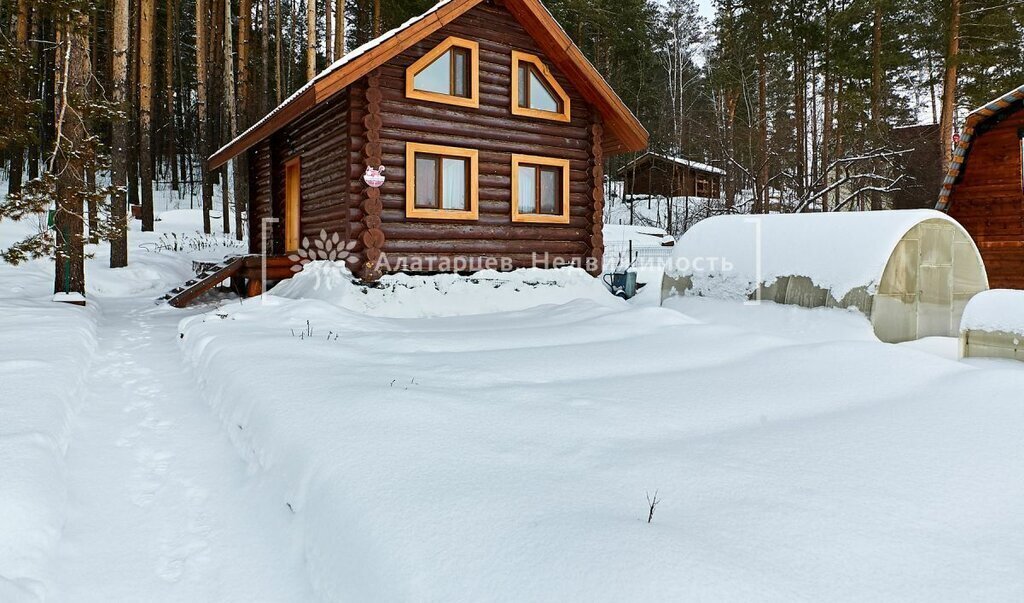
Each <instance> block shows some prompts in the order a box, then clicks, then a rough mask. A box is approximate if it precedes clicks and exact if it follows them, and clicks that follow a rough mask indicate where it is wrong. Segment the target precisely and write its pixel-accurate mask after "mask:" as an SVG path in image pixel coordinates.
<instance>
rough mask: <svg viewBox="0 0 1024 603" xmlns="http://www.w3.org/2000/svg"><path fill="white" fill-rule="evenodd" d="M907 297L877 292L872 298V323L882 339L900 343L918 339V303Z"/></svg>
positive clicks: (877, 334)
mask: <svg viewBox="0 0 1024 603" xmlns="http://www.w3.org/2000/svg"><path fill="white" fill-rule="evenodd" d="M907 299H908V297H907V296H905V295H883V294H877V295H875V297H874V299H872V300H871V303H872V311H871V324H872V326H873V327H874V328H875V336H876V337H878V338H879V339H880V340H882V341H884V342H886V343H899V342H901V341H911V340H913V339H917V311H916V308H917V304H915V303H913V302H909V303H908V301H907ZM910 299H912V298H910Z"/></svg>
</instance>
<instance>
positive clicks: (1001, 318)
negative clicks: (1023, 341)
mask: <svg viewBox="0 0 1024 603" xmlns="http://www.w3.org/2000/svg"><path fill="white" fill-rule="evenodd" d="M960 330H961V331H967V330H971V331H1002V332H1004V333H1019V334H1021V335H1022V337H1024V291H1018V290H1015V289H992V290H991V291H982V292H981V293H979V294H977V295H975V296H974V297H972V298H971V301H969V302H967V307H966V308H965V309H964V316H963V318H962V319H961V320H960Z"/></svg>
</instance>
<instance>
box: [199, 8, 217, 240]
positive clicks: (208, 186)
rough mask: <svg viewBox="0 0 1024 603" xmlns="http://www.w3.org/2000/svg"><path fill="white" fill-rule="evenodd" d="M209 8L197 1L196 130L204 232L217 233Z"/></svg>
mask: <svg viewBox="0 0 1024 603" xmlns="http://www.w3.org/2000/svg"><path fill="white" fill-rule="evenodd" d="M209 16H210V15H209V7H208V5H207V0H196V115H197V116H198V118H199V124H198V127H197V128H196V136H197V137H198V141H197V142H198V147H199V180H200V188H201V189H202V196H203V232H205V233H206V234H210V233H211V232H213V225H212V224H211V223H210V210H211V209H213V184H212V181H211V178H210V168H209V162H208V159H209V157H210V149H209V144H208V141H209V134H210V128H209V125H208V124H207V115H206V109H207V91H206V84H207V74H208V72H209V65H208V64H207V57H209V52H208V50H207V47H206V46H207V37H206V34H207V23H209Z"/></svg>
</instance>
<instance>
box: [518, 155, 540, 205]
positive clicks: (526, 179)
mask: <svg viewBox="0 0 1024 603" xmlns="http://www.w3.org/2000/svg"><path fill="white" fill-rule="evenodd" d="M518 177H519V192H518V198H519V213H523V214H532V213H534V212H536V211H537V199H536V196H537V180H536V178H537V170H536V169H534V168H532V167H520V168H519V176H518Z"/></svg>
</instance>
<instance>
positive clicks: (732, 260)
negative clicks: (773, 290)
mask: <svg viewBox="0 0 1024 603" xmlns="http://www.w3.org/2000/svg"><path fill="white" fill-rule="evenodd" d="M925 220H944V221H947V222H951V223H953V224H955V225H956V226H957V228H960V229H961V230H962V227H961V226H960V225H959V224H958V223H957V222H956V221H955V220H953V219H952V218H950V217H949V216H947V215H946V214H944V213H942V212H938V211H935V210H931V209H915V210H891V211H864V212H834V213H805V214H769V215H728V216H716V217H712V218H708V219H706V220H702V221H701V222H698V223H697V224H696V225H695V226H693V227H692V228H690V230H689V231H687V232H686V234H684V235H683V236H682V237H681V238H680V239H679V241H678V242H677V243H676V246H675V251H674V252H673V254H672V261H671V262H670V263H669V266H668V268H666V274H670V275H673V276H687V275H691V274H698V273H699V274H701V275H705V276H711V277H716V276H717V277H718V278H721V279H723V280H725V281H729V282H730V283H732V285H733V286H735V287H739V288H742V289H744V290H743V291H736V292H735V293H737V294H738V295H740V294H742V295H746V294H747V293H749V292H751V291H753V289H754V288H756V286H757V284H758V283H765V284H770V283H772V282H774V281H775V280H776V279H778V278H780V277H785V276H806V277H808V278H810V279H811V280H812V281H813V282H814V284H815V285H817V286H818V287H821V288H824V289H828V290H830V291H831V292H832V293H833V295H834V297H835V298H836V299H842V298H843V297H844V296H845V295H846V294H847V293H848V292H850V291H852V290H853V289H856V288H858V287H867V288H868V290H869V291H873V290H874V288H875V287H877V285H878V284H879V282H880V281H881V278H882V274H883V272H884V271H885V266H886V264H888V262H889V258H890V256H891V255H892V253H893V251H894V250H895V248H896V245H897V244H898V243H899V241H900V240H901V239H902V238H903V236H904V235H906V234H907V232H908V231H909V230H910V229H911V228H913V227H914V226H916V225H917V224H919V223H921V222H923V221H925Z"/></svg>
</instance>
